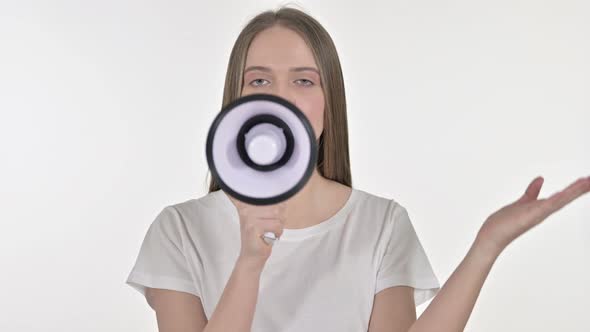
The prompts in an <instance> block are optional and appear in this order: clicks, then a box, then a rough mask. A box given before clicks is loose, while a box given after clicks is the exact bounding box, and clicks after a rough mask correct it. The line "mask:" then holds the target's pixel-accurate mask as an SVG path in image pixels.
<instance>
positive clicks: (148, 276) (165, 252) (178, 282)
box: [126, 206, 201, 297]
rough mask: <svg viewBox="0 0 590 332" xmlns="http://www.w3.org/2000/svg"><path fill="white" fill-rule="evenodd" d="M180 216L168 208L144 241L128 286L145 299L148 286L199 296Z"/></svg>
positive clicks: (151, 226)
mask: <svg viewBox="0 0 590 332" xmlns="http://www.w3.org/2000/svg"><path fill="white" fill-rule="evenodd" d="M181 221H182V220H181V216H180V215H179V213H178V210H177V209H176V208H174V207H173V206H167V207H165V208H164V209H163V210H162V211H161V212H160V213H159V214H158V216H157V217H156V219H155V220H154V221H153V222H152V224H151V225H150V227H149V228H148V231H147V233H146V235H145V237H144V239H143V243H142V244H141V248H140V250H139V255H138V256H137V259H136V262H135V265H134V266H133V269H132V270H131V273H130V274H129V276H128V278H127V281H126V284H128V285H129V286H131V287H133V288H135V289H136V290H138V291H139V292H140V293H141V294H143V296H145V291H146V288H147V287H150V288H162V289H170V290H176V291H181V292H186V293H190V294H193V295H196V296H199V297H200V293H201V292H200V289H199V287H198V284H197V283H196V282H195V281H194V280H195V279H194V278H193V277H192V275H191V273H190V269H189V267H188V264H187V259H186V256H185V254H184V251H183V245H182V236H181V231H182V229H183V228H182V227H181V225H182V224H181Z"/></svg>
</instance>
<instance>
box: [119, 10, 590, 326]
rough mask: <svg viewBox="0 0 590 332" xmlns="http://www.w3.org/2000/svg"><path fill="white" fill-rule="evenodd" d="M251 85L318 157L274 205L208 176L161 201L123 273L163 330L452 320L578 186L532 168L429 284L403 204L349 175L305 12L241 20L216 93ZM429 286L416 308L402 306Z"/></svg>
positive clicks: (338, 77)
mask: <svg viewBox="0 0 590 332" xmlns="http://www.w3.org/2000/svg"><path fill="white" fill-rule="evenodd" d="M254 93H267V94H273V95H277V96H280V97H283V98H285V99H287V100H288V101H290V102H291V103H293V104H295V105H296V106H297V107H298V108H299V109H300V110H302V111H303V113H304V114H305V115H306V116H307V118H308V119H309V120H310V122H311V124H312V126H313V129H314V132H315V135H316V139H317V140H318V144H319V156H318V163H317V167H316V169H315V171H314V173H313V175H312V177H311V178H310V180H309V181H308V183H307V184H306V185H305V187H304V188H303V189H302V190H301V191H299V192H298V193H297V194H296V195H295V196H293V197H292V198H290V199H288V200H287V201H285V202H282V203H280V204H276V205H272V206H263V207H261V206H251V205H248V204H245V203H242V202H240V201H238V200H237V199H235V198H233V197H231V196H229V195H227V194H226V193H225V192H223V191H222V190H220V188H219V186H218V184H217V183H216V182H215V180H214V179H212V180H211V183H210V188H209V193H208V194H207V195H206V196H204V197H201V198H199V199H192V200H189V201H186V202H182V203H178V204H175V205H171V206H167V207H165V208H164V209H163V210H162V212H161V213H160V214H159V215H158V216H157V218H156V219H155V221H154V222H153V223H152V225H151V226H150V228H149V230H148V232H147V235H146V237H145V239H144V242H143V244H142V247H141V250H140V253H139V256H138V258H137V262H136V264H135V266H134V268H133V270H132V271H131V274H130V275H129V278H128V280H127V283H128V284H129V285H131V286H133V287H134V288H136V289H137V290H139V291H140V292H141V293H142V294H144V295H145V296H146V298H147V301H148V303H149V304H150V306H151V307H152V308H153V309H154V310H155V311H156V316H157V322H158V326H159V329H160V331H162V332H166V331H187V332H188V331H208V332H214V331H232V332H240V331H244V332H246V331H273V332H274V331H339V332H342V331H370V332H380V331H388V332H394V331H399V332H401V331H404V332H406V331H441V332H444V331H462V330H463V329H464V327H465V324H466V323H467V320H468V318H469V316H470V314H471V311H472V309H473V307H474V304H475V301H476V299H477V296H478V294H479V291H480V289H481V287H482V285H483V283H484V280H485V279H486V277H487V275H488V273H489V271H490V269H491V267H492V265H493V263H494V261H495V259H496V258H497V257H498V255H499V254H500V253H501V252H502V251H503V250H504V248H506V246H507V245H508V244H509V243H510V242H512V241H513V240H514V239H515V238H517V237H518V236H519V235H521V234H523V233H524V232H526V231H527V230H529V229H530V228H532V227H533V226H534V225H536V224H538V223H540V222H541V221H542V220H543V219H545V218H546V217H547V216H549V215H550V214H551V213H553V212H555V211H557V210H558V209H560V208H561V207H563V206H564V205H566V204H568V203H569V202H571V201H572V200H574V199H575V198H577V197H579V196H581V195H582V194H584V193H586V192H588V191H589V190H590V178H582V179H580V180H578V181H576V182H575V183H573V184H572V185H570V186H569V187H568V188H566V189H565V190H563V191H561V192H558V193H556V194H555V195H553V196H551V197H549V198H547V199H540V200H539V199H537V196H538V195H539V192H540V189H541V186H542V182H543V179H542V178H541V177H537V178H536V179H534V180H533V181H532V182H531V183H530V185H529V186H528V188H527V189H526V192H525V193H524V195H523V196H522V197H520V198H519V199H518V200H517V201H515V202H514V203H512V204H510V205H507V206H505V207H503V208H502V209H500V210H499V211H497V212H495V213H494V214H492V215H491V216H490V217H489V218H487V220H486V221H485V222H484V223H483V226H482V227H481V229H480V231H479V232H478V234H477V237H476V238H475V240H474V242H473V245H472V247H471V248H470V250H469V252H468V253H467V255H466V257H465V258H464V260H463V261H462V262H461V264H460V265H459V267H458V268H457V269H456V270H455V272H454V273H453V274H452V275H451V277H450V278H449V280H448V281H447V282H446V283H445V285H444V286H443V287H442V288H440V286H439V282H438V280H437V278H436V276H435V274H434V273H433V271H432V268H431V265H430V263H429V261H428V258H427V256H426V254H425V252H424V249H423V247H422V246H421V244H420V241H419V240H418V237H417V236H416V233H415V231H414V229H413V227H412V224H411V222H410V218H409V215H408V213H407V211H406V210H405V209H404V207H403V206H402V205H400V204H399V203H398V202H396V201H395V200H392V199H386V198H383V197H379V196H376V195H372V194H369V193H367V192H364V191H361V190H358V189H355V188H352V180H351V174H350V163H349V155H348V130H347V118H346V101H345V94H344V83H343V79H342V73H341V69H340V63H339V60H338V55H337V53H336V48H335V47H334V44H333V42H332V39H331V38H330V36H329V35H328V33H327V32H326V31H325V30H324V29H323V28H322V26H321V25H320V24H319V23H318V22H317V21H316V20H314V19H313V18H311V17H310V16H308V15H306V14H305V13H303V12H301V11H298V10H296V9H292V8H282V9H280V10H278V11H276V12H273V11H267V12H264V13H261V14H260V15H258V16H256V17H255V18H253V19H252V20H251V21H250V22H249V23H248V24H247V25H246V27H245V28H244V29H243V31H242V32H241V33H240V35H239V37H238V38H237V40H236V43H235V45H234V47H233V50H232V53H231V56H230V60H229V65H228V70H227V76H226V81H225V89H224V94H223V106H225V105H227V104H228V103H230V102H231V101H233V100H235V99H236V98H238V97H240V96H245V95H249V94H254ZM267 231H272V232H274V233H275V234H277V235H278V236H279V238H280V239H279V240H278V241H277V242H276V243H275V244H274V245H269V244H267V243H266V242H264V241H263V239H262V238H261V235H262V234H264V233H265V232H267ZM435 295H436V297H435ZM432 297H434V299H433V301H432V302H431V303H430V305H429V306H428V308H427V309H426V310H425V311H424V313H423V314H422V315H421V316H420V319H418V320H416V311H415V306H417V305H419V304H421V303H423V302H425V301H427V300H429V299H431V298H432Z"/></svg>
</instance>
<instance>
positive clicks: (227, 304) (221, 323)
mask: <svg viewBox="0 0 590 332" xmlns="http://www.w3.org/2000/svg"><path fill="white" fill-rule="evenodd" d="M263 267H264V266H263V265H260V264H259V263H255V262H249V261H246V260H242V259H238V260H237V261H236V265H235V267H234V270H233V272H232V274H231V276H230V278H229V280H228V282H227V284H226V285H225V289H224V290H223V294H222V295H221V298H220V299H219V302H218V303H217V306H216V307H215V310H214V311H213V314H212V315H211V319H209V322H208V323H207V325H206V326H205V329H204V330H203V332H222V331H223V332H225V331H232V332H250V330H251V329H252V321H253V319H254V311H255V309H256V302H257V300H258V289H259V287H260V275H261V273H262V269H263Z"/></svg>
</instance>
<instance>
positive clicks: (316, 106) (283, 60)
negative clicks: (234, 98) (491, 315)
mask: <svg viewBox="0 0 590 332" xmlns="http://www.w3.org/2000/svg"><path fill="white" fill-rule="evenodd" d="M321 84H322V82H320V74H319V69H318V66H317V64H316V63H315V60H314V57H313V54H312V52H311V49H309V47H308V46H307V44H306V43H305V41H304V40H303V39H302V38H301V37H300V36H299V35H298V34H297V33H296V32H294V31H293V30H290V29H288V28H285V27H282V26H278V25H277V26H274V27H271V28H268V29H266V30H263V31H261V32H259V33H258V34H257V35H256V37H254V39H253V40H252V43H251V44H250V48H249V49H248V54H247V55H246V66H245V69H244V82H243V88H242V96H246V95H250V94H254V93H267V94H271V95H275V96H279V97H282V98H284V99H286V100H288V101H290V102H291V103H292V104H294V105H295V106H297V107H298V108H299V109H300V110H301V111H302V112H303V113H304V114H305V116H307V119H308V120H309V122H311V125H312V127H313V130H314V133H315V135H316V139H318V138H319V137H320V135H321V133H322V131H323V129H324V93H323V91H322V85H321Z"/></svg>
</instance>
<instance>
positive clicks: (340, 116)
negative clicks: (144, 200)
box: [209, 7, 352, 193]
mask: <svg viewBox="0 0 590 332" xmlns="http://www.w3.org/2000/svg"><path fill="white" fill-rule="evenodd" d="M274 25H281V26H283V27H286V28H289V29H291V30H293V31H295V32H296V33H298V34H299V35H300V36H301V37H302V38H303V39H304V40H305V42H306V43H307V46H308V47H309V48H310V49H311V51H312V53H313V56H314V59H315V62H316V63H317V65H318V67H319V68H318V69H319V71H320V79H321V82H322V90H323V93H324V99H325V105H324V130H323V132H322V134H321V135H320V138H319V142H318V160H317V166H316V167H317V169H318V172H319V173H320V174H321V175H322V176H323V177H324V178H327V179H330V180H333V181H337V182H340V183H341V184H343V185H345V186H348V187H352V178H351V174H350V158H349V152H348V123H347V118H346V97H345V93H344V79H343V78H342V69H341V67H340V60H339V58H338V53H337V52H336V47H335V46H334V42H333V41H332V38H331V37H330V35H329V34H328V32H327V31H326V30H325V29H324V28H323V27H322V25H321V24H320V23H319V22H318V21H316V20H315V19H314V18H313V17H311V16H310V15H308V14H306V13H304V12H303V11H300V10H298V9H295V8H289V7H281V8H279V9H278V10H274V11H273V10H267V11H265V12H262V13H260V14H258V15H256V16H255V17H254V18H252V19H251V20H250V21H249V22H248V24H247V25H246V26H245V27H244V28H243V29H242V31H241V32H240V34H239V36H238V38H237V39H236V42H235V43H234V46H233V48H232V51H231V55H230V58H229V63H228V65H227V73H226V76H225V86H224V89H223V103H222V108H223V107H225V105H227V104H229V103H231V102H232V101H234V100H235V99H237V98H239V97H240V95H241V91H242V84H243V73H244V66H245V64H246V55H247V53H248V48H249V46H250V43H251V42H252V40H253V39H254V37H255V36H256V34H258V33H259V32H261V31H263V30H265V29H267V28H270V27H272V26H274ZM219 189H220V187H219V184H218V183H217V181H215V178H214V177H211V181H210V182H209V193H211V192H213V191H217V190H219Z"/></svg>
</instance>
